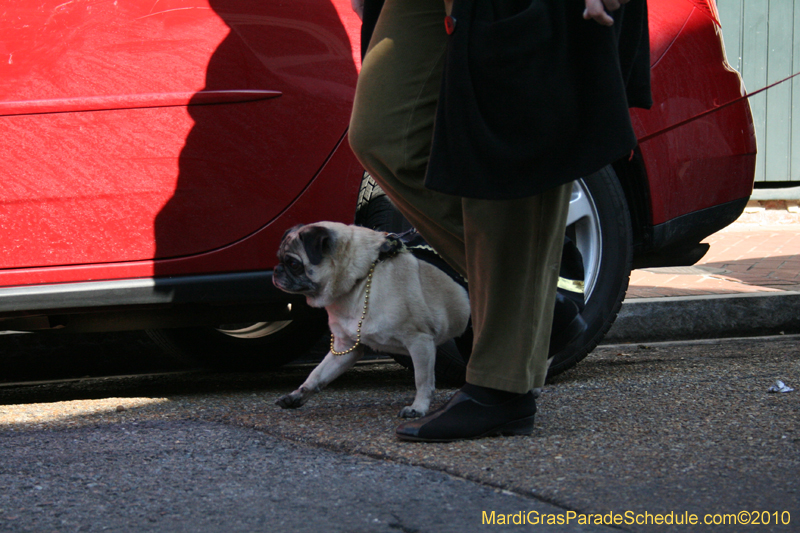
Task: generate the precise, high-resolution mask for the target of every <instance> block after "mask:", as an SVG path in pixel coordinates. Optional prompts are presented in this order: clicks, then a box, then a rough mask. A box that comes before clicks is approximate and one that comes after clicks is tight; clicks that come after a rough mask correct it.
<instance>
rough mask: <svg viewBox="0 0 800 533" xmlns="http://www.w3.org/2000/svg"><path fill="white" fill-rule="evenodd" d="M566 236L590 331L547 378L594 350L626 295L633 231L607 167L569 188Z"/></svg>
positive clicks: (619, 188)
mask: <svg viewBox="0 0 800 533" xmlns="http://www.w3.org/2000/svg"><path fill="white" fill-rule="evenodd" d="M567 234H568V235H569V236H570V237H571V238H572V239H573V241H574V242H575V244H576V246H577V247H578V249H579V250H580V252H581V256H582V258H583V266H584V299H585V302H586V307H585V309H584V310H583V313H582V314H583V318H584V320H585V321H586V324H587V326H588V328H587V330H586V332H585V333H584V334H583V335H582V336H581V337H580V338H579V339H577V340H576V341H575V342H573V343H572V344H571V345H570V346H568V347H567V348H566V349H565V350H563V351H562V352H560V353H557V354H556V355H555V356H554V358H553V361H552V362H551V364H550V369H549V372H548V376H549V377H551V376H555V375H557V374H560V373H561V372H564V371H565V370H568V369H570V368H572V367H573V366H575V365H576V364H577V363H578V362H579V361H581V360H582V359H583V358H585V357H586V356H587V355H588V354H589V352H591V351H592V350H593V349H594V348H595V346H597V345H598V343H599V342H600V341H601V340H602V339H603V336H604V335H605V334H606V333H607V332H608V330H609V329H610V328H611V325H612V324H613V323H614V320H615V319H616V318H617V314H618V313H619V310H620V308H621V306H622V300H623V299H624V298H625V292H626V291H627V289H628V280H629V278H630V273H631V261H632V256H633V231H632V229H631V217H630V212H629V211H628V204H627V202H626V200H625V193H624V191H623V190H622V186H621V185H620V183H619V179H617V175H616V174H615V172H614V170H613V168H612V167H611V166H608V167H606V168H604V169H603V170H601V171H599V172H597V173H595V174H592V175H591V176H588V177H586V178H583V179H579V180H577V181H575V182H574V183H573V186H572V197H571V198H570V204H569V215H568V217H567Z"/></svg>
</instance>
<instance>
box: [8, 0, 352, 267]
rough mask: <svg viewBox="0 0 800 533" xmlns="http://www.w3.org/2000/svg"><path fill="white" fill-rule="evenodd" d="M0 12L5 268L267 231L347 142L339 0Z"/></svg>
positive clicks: (33, 5)
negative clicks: (344, 142)
mask: <svg viewBox="0 0 800 533" xmlns="http://www.w3.org/2000/svg"><path fill="white" fill-rule="evenodd" d="M4 4H5V5H4V6H3V7H0V269H20V268H32V267H55V266H63V265H97V264H107V263H119V262H135V261H147V260H154V259H166V258H177V257H187V256H192V255H196V254H202V253H204V252H208V251H212V250H216V249H219V248H222V247H225V246H228V245H230V244H231V243H234V242H236V241H239V240H241V239H244V238H246V237H247V236H248V235H251V234H253V233H254V232H257V231H258V230H259V229H261V228H263V227H265V226H267V225H268V224H269V223H270V222H271V221H273V220H275V219H276V217H278V216H279V215H280V214H281V213H282V212H283V211H284V210H285V209H286V208H287V207H288V206H289V205H290V204H291V203H292V202H293V201H294V200H295V199H296V198H297V197H298V196H299V195H300V194H301V193H302V191H303V190H304V189H305V188H306V187H307V186H308V184H309V183H310V182H311V181H312V180H313V179H314V177H315V175H316V174H317V173H318V172H319V171H320V169H321V168H322V167H323V165H324V164H325V162H326V160H327V158H328V157H329V156H330V154H331V153H332V151H333V150H334V148H335V147H336V146H337V144H338V143H339V142H340V141H341V139H342V136H343V135H344V133H345V131H346V126H347V121H348V116H349V109H350V105H351V102H352V94H353V89H354V86H355V80H356V70H357V61H358V60H357V57H356V56H357V49H355V52H356V53H355V54H354V45H355V46H357V45H358V43H351V39H350V37H349V34H348V31H349V32H351V33H352V32H353V31H354V29H357V28H356V23H357V19H355V20H354V16H353V15H352V13H351V12H350V7H349V2H347V5H346V6H345V5H344V4H343V3H342V2H339V1H338V0H337V1H336V2H334V3H331V2H324V1H316V0H292V1H291V2H254V1H244V0H242V1H237V0H73V1H71V2H63V0H35V1H34V0H15V1H14V2H6V3H4ZM345 8H346V9H345Z"/></svg>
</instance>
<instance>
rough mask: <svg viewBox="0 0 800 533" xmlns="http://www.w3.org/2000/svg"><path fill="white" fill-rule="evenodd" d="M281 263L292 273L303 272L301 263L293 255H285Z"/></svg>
mask: <svg viewBox="0 0 800 533" xmlns="http://www.w3.org/2000/svg"><path fill="white" fill-rule="evenodd" d="M283 264H284V265H285V266H286V268H288V269H289V271H290V272H291V273H292V274H302V273H303V263H302V262H300V261H298V260H297V259H295V258H294V257H287V258H286V259H285V260H284V262H283Z"/></svg>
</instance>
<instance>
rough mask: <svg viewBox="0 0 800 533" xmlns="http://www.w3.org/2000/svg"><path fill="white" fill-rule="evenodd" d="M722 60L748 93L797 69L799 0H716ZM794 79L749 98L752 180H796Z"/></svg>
mask: <svg viewBox="0 0 800 533" xmlns="http://www.w3.org/2000/svg"><path fill="white" fill-rule="evenodd" d="M717 8H718V10H719V16H720V21H721V24H722V34H723V38H724V41H725V50H726V54H727V56H728V62H729V63H730V64H731V66H732V67H733V68H735V69H736V70H738V71H739V72H740V73H741V74H742V78H743V79H744V84H745V87H746V88H747V91H748V92H752V91H755V90H757V89H761V88H762V87H766V86H767V85H769V84H770V83H773V82H776V81H778V80H781V79H783V78H785V77H787V76H789V75H791V74H793V73H795V72H797V71H799V70H800V5H796V4H795V2H794V0H717ZM795 105H797V106H799V107H800V79H797V78H795V79H793V80H790V81H787V82H785V83H782V84H780V85H778V86H776V87H773V88H772V89H769V90H767V91H764V92H763V93H761V94H758V95H756V96H754V97H752V98H751V99H750V107H751V109H752V110H753V119H754V121H755V126H756V138H757V142H758V157H757V160H756V181H757V182H762V181H766V182H787V181H793V182H800V155H798V157H797V158H794V160H793V158H792V154H800V108H799V109H798V110H797V111H798V113H797V115H795V114H794V108H795Z"/></svg>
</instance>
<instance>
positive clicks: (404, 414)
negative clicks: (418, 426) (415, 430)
mask: <svg viewBox="0 0 800 533" xmlns="http://www.w3.org/2000/svg"><path fill="white" fill-rule="evenodd" d="M426 414H427V412H426V411H422V410H420V409H414V408H413V407H411V406H410V405H408V406H406V407H403V409H401V410H400V412H399V413H398V414H397V416H399V417H400V418H419V417H421V416H425V415H426Z"/></svg>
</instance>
